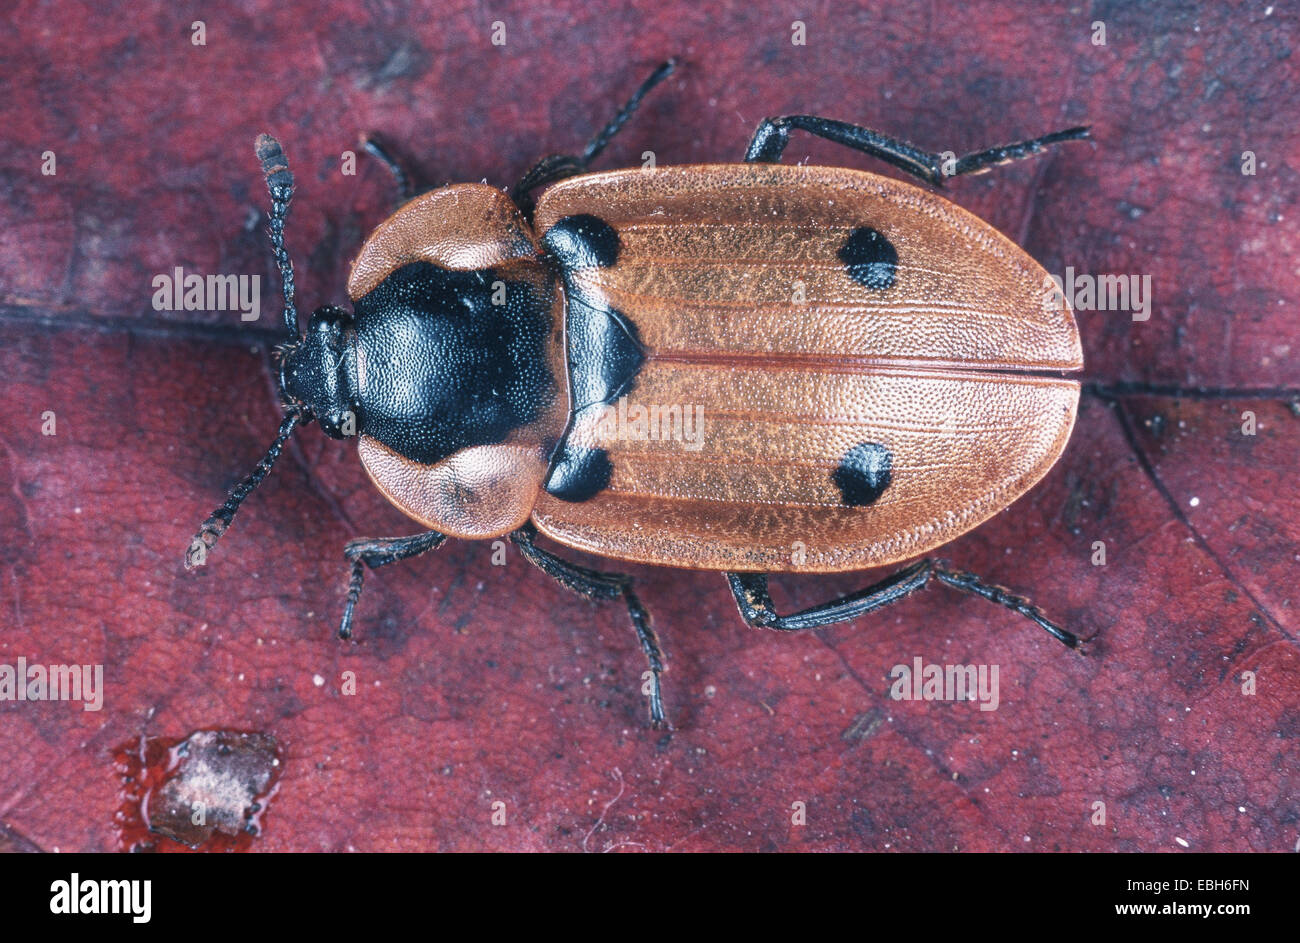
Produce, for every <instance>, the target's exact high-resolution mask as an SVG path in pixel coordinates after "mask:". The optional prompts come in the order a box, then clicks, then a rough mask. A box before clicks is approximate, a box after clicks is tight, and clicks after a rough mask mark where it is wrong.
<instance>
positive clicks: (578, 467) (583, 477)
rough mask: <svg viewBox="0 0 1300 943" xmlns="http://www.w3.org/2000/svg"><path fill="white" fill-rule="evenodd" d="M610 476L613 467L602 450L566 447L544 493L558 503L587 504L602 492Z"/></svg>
mask: <svg viewBox="0 0 1300 943" xmlns="http://www.w3.org/2000/svg"><path fill="white" fill-rule="evenodd" d="M613 473H614V465H613V463H612V462H611V461H610V460H609V453H608V452H606V451H605V450H604V449H588V448H582V447H581V446H567V445H566V446H565V447H564V451H563V453H561V455H560V456H559V459H558V460H557V461H556V462H555V463H554V464H553V465H552V466H551V474H550V476H549V477H548V478H547V479H546V493H547V494H552V495H555V497H557V498H559V499H560V500H561V501H573V502H578V501H586V500H587V499H588V498H592V497H595V496H596V495H597V494H599V493H600V492H601V491H603V490H605V488H606V487H607V486H608V485H609V479H610V476H611V475H612V474H613Z"/></svg>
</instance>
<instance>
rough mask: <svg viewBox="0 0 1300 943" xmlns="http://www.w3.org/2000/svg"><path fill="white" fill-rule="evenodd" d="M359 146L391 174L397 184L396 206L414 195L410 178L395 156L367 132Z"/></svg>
mask: <svg viewBox="0 0 1300 943" xmlns="http://www.w3.org/2000/svg"><path fill="white" fill-rule="evenodd" d="M361 146H362V147H363V148H365V151H366V153H367V154H369V155H370V156H371V157H373V158H374V159H375V160H377V161H379V162H380V163H381V164H383V165H384V167H385V168H387V170H388V172H389V173H390V174H392V175H393V183H394V184H396V186H397V198H398V200H399V201H400V202H399V203H398V204H397V205H398V206H401V205H402V204H403V203H406V202H408V201H409V200H410V199H411V197H413V196H415V191H414V190H412V189H411V178H410V177H408V176H407V175H406V171H405V170H403V169H402V165H401V164H400V163H398V161H397V158H396V157H394V156H393V155H392V154H391V153H389V151H388V149H387V148H385V147H384V146H383V145H382V144H380V143H379V142H378V141H377V140H375V138H374V137H373V136H371V135H369V134H367V135H366V136H365V137H363V138H362V139H361Z"/></svg>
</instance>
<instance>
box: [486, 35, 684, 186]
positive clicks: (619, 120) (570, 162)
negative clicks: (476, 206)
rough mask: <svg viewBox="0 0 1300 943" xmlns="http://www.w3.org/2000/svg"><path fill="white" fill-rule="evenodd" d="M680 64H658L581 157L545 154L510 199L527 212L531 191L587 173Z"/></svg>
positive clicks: (521, 181)
mask: <svg viewBox="0 0 1300 943" xmlns="http://www.w3.org/2000/svg"><path fill="white" fill-rule="evenodd" d="M680 61H681V60H679V59H678V58H677V57H676V56H674V57H673V58H671V59H668V60H667V61H665V62H663V63H661V64H660V65H659V67H658V68H657V69H655V70H654V71H653V72H651V73H650V77H649V78H647V79H646V80H645V81H644V82H642V83H641V85H640V86H639V87H638V88H637V90H636V91H635V92H633V93H632V97H631V98H629V99H628V100H627V103H626V104H624V105H623V107H622V108H620V109H619V110H618V113H617V114H615V115H614V117H613V118H612V119H610V121H609V123H608V124H606V125H605V126H604V127H603V128H601V129H600V131H598V132H597V133H596V136H595V137H593V138H592V139H591V140H590V141H588V142H587V146H586V147H584V148H583V149H582V153H581V154H548V155H547V156H545V157H543V158H542V159H541V160H539V161H538V162H537V163H536V164H534V165H533V166H532V167H530V168H529V169H528V172H527V173H526V174H524V176H523V177H522V179H520V181H519V182H518V183H517V184H515V188H514V189H513V190H511V191H510V197H511V199H513V200H514V201H515V203H517V204H519V206H520V207H522V208H523V209H525V210H529V211H530V210H531V205H532V198H531V197H530V196H529V194H530V192H531V191H533V190H536V189H537V188H538V187H544V186H546V185H547V184H551V183H555V182H556V181H557V180H563V179H564V178H565V177H573V176H576V175H577V174H580V173H584V172H586V170H587V165H588V164H590V163H591V162H592V161H593V160H595V159H596V157H597V156H598V155H599V154H600V152H601V151H603V150H604V149H605V147H606V145H608V144H609V142H610V141H611V140H612V139H613V137H614V135H616V134H618V132H619V131H621V130H623V126H624V125H625V124H627V123H628V121H629V120H630V119H631V117H632V115H634V114H635V113H636V110H637V108H638V107H639V106H640V105H641V100H642V99H643V98H645V97H646V96H647V95H648V94H650V92H651V90H652V89H654V87H655V86H656V85H658V84H659V83H660V82H662V81H663V80H664V79H666V78H668V76H670V75H672V74H673V72H675V71H676V70H677V66H678V64H679V63H680Z"/></svg>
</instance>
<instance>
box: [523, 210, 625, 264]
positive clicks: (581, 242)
mask: <svg viewBox="0 0 1300 943" xmlns="http://www.w3.org/2000/svg"><path fill="white" fill-rule="evenodd" d="M542 245H544V246H545V247H546V251H547V252H549V253H550V254H551V255H552V256H554V257H555V259H556V261H557V262H559V263H560V265H561V266H562V267H563V268H565V269H568V270H573V269H579V268H609V267H610V266H611V265H613V264H614V263H615V262H616V261H618V233H616V232H615V231H614V227H613V226H611V225H610V224H609V223H607V222H605V221H604V220H603V219H601V218H600V217H599V216H592V215H591V214H590V213H580V214H578V215H576V216H566V217H564V218H563V219H561V220H559V221H558V222H557V223H556V224H555V225H554V226H552V227H551V228H550V229H548V230H546V233H545V235H543V236H542Z"/></svg>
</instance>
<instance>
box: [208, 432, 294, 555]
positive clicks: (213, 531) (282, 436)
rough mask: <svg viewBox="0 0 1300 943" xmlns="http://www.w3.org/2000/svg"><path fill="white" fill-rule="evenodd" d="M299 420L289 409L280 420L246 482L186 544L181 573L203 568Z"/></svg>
mask: <svg viewBox="0 0 1300 943" xmlns="http://www.w3.org/2000/svg"><path fill="white" fill-rule="evenodd" d="M301 419H302V414H301V413H300V412H298V410H296V409H292V410H290V411H289V412H288V414H287V415H285V417H284V422H282V423H280V433H279V435H277V436H276V437H275V441H274V442H272V443H271V447H270V448H269V449H267V450H266V454H265V455H263V456H262V460H261V461H260V462H258V463H257V466H256V467H255V468H254V469H253V471H252V472H251V473H250V474H249V476H248V477H247V478H245V479H244V480H243V481H241V482H240V483H239V484H237V485H235V488H234V490H233V491H231V492H230V497H228V498H226V503H225V504H223V505H221V507H219V508H217V509H216V510H215V511H213V512H212V515H211V516H210V517H209V518H208V519H207V520H206V521H204V522H203V523H202V524H201V525H200V526H199V530H198V533H196V534H195V535H194V539H193V540H191V541H190V546H189V548H188V549H187V550H186V551H185V569H187V570H192V569H194V568H195V567H196V566H203V564H205V563H207V562H208V551H209V550H211V549H212V548H213V547H214V546H216V543H217V541H218V540H220V539H221V535H222V534H224V533H225V532H226V528H227V527H229V526H230V522H231V521H233V520H234V519H235V512H236V511H238V510H239V506H240V505H241V504H243V503H244V499H245V498H246V497H248V496H249V495H250V494H252V493H253V489H254V488H256V487H257V486H258V485H260V484H261V483H262V479H263V478H265V477H266V475H267V473H268V472H269V471H270V470H271V466H272V465H274V464H275V460H276V459H277V458H279V457H280V451H281V450H282V449H283V448H284V443H285V442H287V441H288V440H289V436H290V435H291V434H292V433H293V429H294V426H296V425H298V422H299V421H300V420H301Z"/></svg>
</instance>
